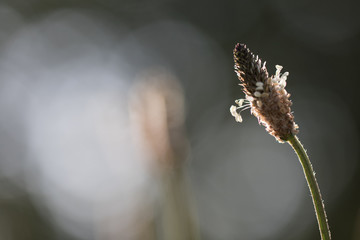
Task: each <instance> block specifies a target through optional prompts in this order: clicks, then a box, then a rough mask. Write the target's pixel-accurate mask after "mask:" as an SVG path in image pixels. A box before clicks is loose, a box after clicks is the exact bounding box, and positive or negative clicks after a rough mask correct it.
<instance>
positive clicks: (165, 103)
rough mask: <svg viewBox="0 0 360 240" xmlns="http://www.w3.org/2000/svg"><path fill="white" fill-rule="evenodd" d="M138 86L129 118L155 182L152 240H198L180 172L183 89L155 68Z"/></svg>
mask: <svg viewBox="0 0 360 240" xmlns="http://www.w3.org/2000/svg"><path fill="white" fill-rule="evenodd" d="M139 81H140V83H139V84H138V85H137V86H136V87H135V90H134V92H133V95H132V96H131V99H132V100H131V107H130V114H131V116H132V120H133V121H132V122H133V123H135V124H136V126H135V127H136V128H137V129H138V130H139V136H140V143H141V146H143V147H144V148H145V151H144V152H146V153H147V154H149V157H150V165H151V168H152V169H153V173H154V174H155V178H156V179H157V180H158V181H159V184H158V187H159V198H160V199H159V200H158V201H156V204H155V205H157V207H155V212H156V213H155V214H156V218H155V219H156V220H155V221H156V223H155V225H156V230H155V232H156V239H162V240H168V239H171V240H184V239H186V240H194V239H199V232H198V229H197V224H196V221H195V217H194V209H193V206H192V204H191V196H190V191H189V185H188V182H187V178H186V174H185V168H184V163H185V159H186V158H187V153H188V143H187V138H186V136H185V128H184V120H185V111H184V97H183V92H182V88H181V86H180V85H179V83H178V82H177V81H176V80H175V79H174V77H173V76H172V75H171V74H170V73H169V72H167V71H166V70H164V69H159V68H154V69H150V70H148V71H144V72H143V73H141V74H140V76H139ZM150 227H152V226H150Z"/></svg>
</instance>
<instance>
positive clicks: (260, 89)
mask: <svg viewBox="0 0 360 240" xmlns="http://www.w3.org/2000/svg"><path fill="white" fill-rule="evenodd" d="M233 54H234V62H235V66H234V67H235V72H236V74H237V76H238V78H239V80H240V82H241V83H240V85H241V86H242V88H243V89H242V90H243V92H244V93H245V99H239V100H236V101H235V103H236V104H237V106H234V105H233V106H231V107H230V112H231V114H232V115H233V116H234V117H235V120H236V121H237V122H242V118H241V115H240V112H241V111H243V110H245V109H248V108H250V109H251V113H252V114H253V115H254V116H255V117H257V118H258V121H259V123H261V124H262V125H264V126H265V127H266V130H267V131H268V132H269V133H270V134H271V135H272V136H274V137H275V138H276V139H277V140H278V141H279V142H283V141H286V140H287V139H288V138H289V137H290V136H291V135H295V134H297V132H298V130H297V128H298V126H297V125H296V124H295V122H294V116H293V114H292V112H291V108H290V106H291V105H292V103H291V101H290V100H289V97H290V94H289V93H287V91H286V90H285V86H286V80H287V77H288V76H289V73H288V72H285V73H283V74H281V70H282V68H283V67H282V66H280V65H276V66H275V67H276V72H275V75H273V76H270V77H269V74H268V71H267V69H266V67H265V64H266V62H264V63H263V64H262V62H261V59H260V58H259V57H258V56H255V55H254V54H253V53H252V52H251V51H250V50H249V48H247V47H246V45H245V44H239V43H238V44H236V46H235V49H234V52H233Z"/></svg>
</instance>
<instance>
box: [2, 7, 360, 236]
mask: <svg viewBox="0 0 360 240" xmlns="http://www.w3.org/2000/svg"><path fill="white" fill-rule="evenodd" d="M359 7H360V6H359V3H358V2H357V1H351V0H343V1H310V0H304V1H286V0H276V1H250V0H245V1H243V0H237V1H189V0H182V1H179V0H159V1H153V0H152V1H145V0H120V1H114V0H102V1H100V0H62V1H55V0H8V1H6V0H1V2H0V111H1V117H0V133H1V134H0V239H2V240H40V239H44V240H45V239H46V240H52V239H54V240H55V239H56V240H92V239H94V240H95V239H124V240H132V239H146V240H147V239H151V238H150V237H148V236H147V235H146V234H144V233H143V232H141V233H140V230H139V229H141V227H140V226H143V225H146V224H147V223H146V221H145V220H144V219H147V218H149V219H151V218H152V217H151V215H152V211H151V210H149V206H151V204H153V203H154V202H156V199H157V192H158V186H157V183H156V181H155V180H154V179H153V176H152V174H151V172H152V170H149V169H152V168H153V167H151V164H152V163H151V161H154V160H153V159H152V158H151V157H149V155H151V154H150V153H149V151H148V150H146V148H142V147H141V146H140V145H141V143H140V142H143V140H144V139H143V135H141V134H139V132H141V130H139V128H138V124H137V122H136V121H134V120H133V118H132V115H133V114H132V112H133V111H136V114H137V116H138V117H139V116H140V118H141V116H142V114H143V113H144V115H145V112H146V111H147V110H149V108H150V107H149V106H154V109H155V108H156V104H155V102H154V104H155V105H152V104H153V102H152V101H153V99H152V98H142V92H141V91H140V92H138V91H137V93H136V94H135V93H134V92H136V90H134V89H136V88H137V87H136V86H138V84H139V83H140V82H141V83H143V84H144V82H145V84H146V81H147V80H146V79H147V77H146V76H147V72H148V71H154V69H155V71H160V72H166V74H165V78H171V79H172V81H176V82H177V84H178V85H179V86H180V88H181V89H182V91H180V93H177V94H183V95H182V96H183V98H184V101H185V106H184V107H185V114H184V116H185V119H184V121H185V129H186V131H185V132H186V134H187V142H188V149H189V150H188V152H187V153H186V156H183V157H184V158H186V163H185V166H186V169H187V175H188V176H189V178H188V182H189V187H190V188H191V192H192V199H193V200H194V201H193V202H194V204H195V207H194V210H193V211H194V214H195V215H196V216H197V219H198V225H199V228H200V234H201V236H202V239H204V240H219V239H221V240H234V239H244V240H265V239H267V240H268V239H270V240H271V239H273V240H275V239H287V240H289V239H290V240H302V239H307V240H308V239H319V234H318V230H317V225H316V220H315V215H314V212H313V206H312V203H311V198H310V194H309V191H308V189H307V186H306V182H305V179H304V177H303V173H302V170H301V167H300V164H299V162H298V160H297V158H296V156H295V154H294V153H293V151H292V149H291V148H290V146H288V145H287V144H278V143H277V142H276V141H275V139H274V138H273V137H271V136H270V135H268V134H267V133H266V132H265V130H264V128H263V127H262V126H259V125H258V123H257V120H256V119H255V118H254V117H253V116H251V114H250V112H249V111H244V112H243V113H242V116H243V118H244V122H243V123H241V124H239V123H236V122H235V120H234V118H233V117H232V116H231V115H230V112H229V107H230V105H232V104H234V100H235V99H239V98H243V97H244V95H243V93H242V91H241V88H240V86H238V80H237V77H236V75H235V73H234V72H233V59H232V50H233V47H234V45H235V44H236V43H237V42H240V43H246V44H247V46H248V47H249V48H250V49H251V50H252V51H253V52H254V53H255V54H258V55H259V56H260V58H262V59H263V60H266V61H267V68H268V71H269V73H270V74H274V73H275V65H276V64H279V65H282V66H284V71H289V72H290V75H289V77H288V80H287V90H288V92H290V93H291V94H292V95H291V99H292V101H293V108H292V109H293V111H294V115H295V121H296V123H297V124H298V125H299V127H300V128H299V130H300V133H299V137H300V139H301V141H302V142H303V144H304V145H305V147H306V148H307V150H308V153H309V155H310V159H311V160H312V163H313V166H314V169H315V171H316V176H317V178H318V182H319V185H320V188H321V190H322V195H323V197H324V199H325V205H326V209H327V212H328V218H329V224H330V228H331V230H332V235H333V239H341V240H343V239H344V240H345V239H351V240H355V239H356V240H357V239H360V208H359V207H360V191H359V183H360V182H359V181H360V161H359V159H360V156H359V133H360V130H359V122H360V111H359V103H360V101H359V93H358V92H357V91H358V90H359V88H360V77H359V64H360V61H359V54H360V44H359V42H360V14H359V9H360V8H359ZM156 69H157V70H156ZM159 69H161V70H159ZM144 76H145V77H144ZM160 76H162V77H163V76H164V74H163V75H161V74H160ZM171 96H172V95H171V94H170V97H169V98H170V99H171ZM134 99H135V100H134ZM136 99H138V100H140V101H137V107H136V108H134V107H133V105H132V103H131V102H132V101H136ZM177 106H178V105H177V104H174V105H172V104H170V107H169V108H170V109H171V111H173V112H181V111H182V109H178V107H177ZM151 109H152V107H151ZM151 109H150V110H151ZM150 110H149V111H150ZM154 111H155V110H154ZM150 112H152V111H150ZM175 116H176V117H175V118H182V115H181V114H180V116H177V115H175ZM149 121H150V120H149ZM145 122H148V121H145ZM157 122H158V119H157V118H156V116H155V118H154V124H155V125H156V123H157ZM185 132H183V133H184V134H185ZM154 141H156V139H154ZM175 148H176V147H175ZM149 165H150V166H149ZM150 208H151V207H150ZM149 216H150V217H149Z"/></svg>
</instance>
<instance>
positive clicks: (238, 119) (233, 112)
mask: <svg viewBox="0 0 360 240" xmlns="http://www.w3.org/2000/svg"><path fill="white" fill-rule="evenodd" d="M236 110H237V107H236V106H234V105H232V106H231V107H230V113H231V115H232V116H233V117H235V121H237V122H242V117H241V116H240V113H238V112H237V111H236Z"/></svg>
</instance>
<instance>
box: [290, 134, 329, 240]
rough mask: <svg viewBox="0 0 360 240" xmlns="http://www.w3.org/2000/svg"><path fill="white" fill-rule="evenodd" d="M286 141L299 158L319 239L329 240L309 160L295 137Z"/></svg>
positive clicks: (322, 205) (325, 220)
mask: <svg viewBox="0 0 360 240" xmlns="http://www.w3.org/2000/svg"><path fill="white" fill-rule="evenodd" d="M287 141H288V143H289V144H290V145H291V147H292V148H293V149H294V150H295V152H296V154H297V155H298V157H299V160H300V163H301V165H302V167H303V170H304V174H305V177H306V180H307V183H308V186H309V189H310V192H311V197H312V200H313V204H314V208H315V213H316V218H317V221H318V225H319V230H320V235H321V239H322V240H330V239H331V234H330V230H329V225H328V221H327V217H326V212H325V207H324V203H323V200H322V198H321V193H320V189H319V185H318V183H317V181H316V178H315V173H314V170H313V168H312V165H311V162H310V159H309V157H308V155H307V154H306V151H305V149H304V147H303V146H302V144H301V143H300V141H299V139H298V138H297V137H296V136H294V135H291V136H290V137H289V138H288V140H287Z"/></svg>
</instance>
